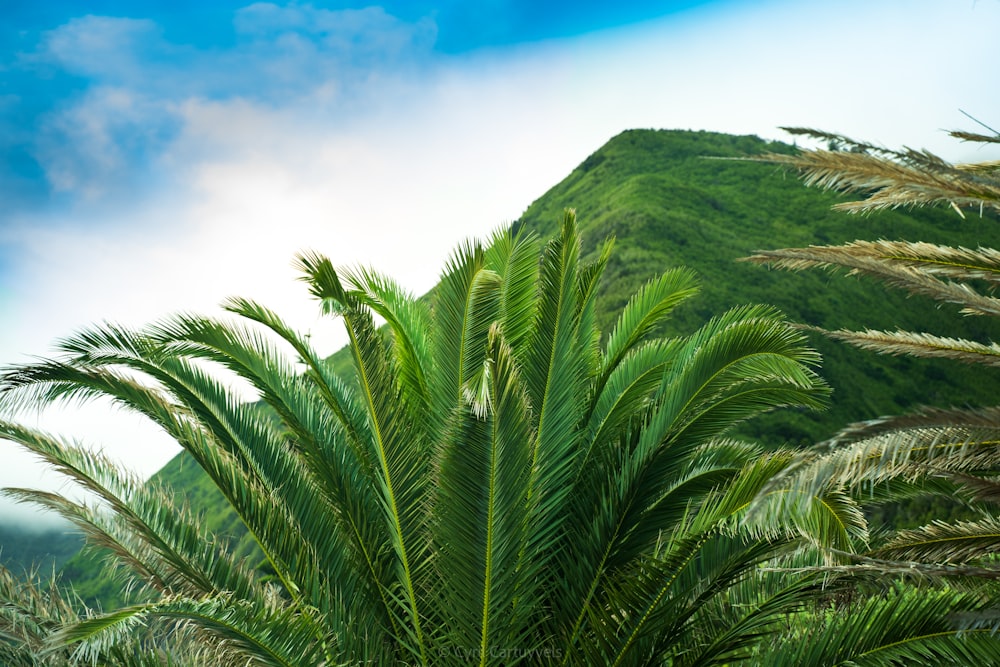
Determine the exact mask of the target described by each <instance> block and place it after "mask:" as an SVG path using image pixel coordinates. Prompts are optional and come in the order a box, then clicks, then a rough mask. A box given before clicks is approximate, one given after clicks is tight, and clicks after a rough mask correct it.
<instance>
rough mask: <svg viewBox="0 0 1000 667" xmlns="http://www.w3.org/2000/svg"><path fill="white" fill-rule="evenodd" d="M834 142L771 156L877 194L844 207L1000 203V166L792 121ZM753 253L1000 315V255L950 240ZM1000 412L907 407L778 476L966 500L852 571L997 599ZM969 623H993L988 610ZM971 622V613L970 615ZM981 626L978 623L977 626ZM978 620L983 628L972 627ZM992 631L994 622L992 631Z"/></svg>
mask: <svg viewBox="0 0 1000 667" xmlns="http://www.w3.org/2000/svg"><path fill="white" fill-rule="evenodd" d="M794 131H795V132H797V133H799V134H806V135H809V136H811V137H814V138H818V139H823V140H827V141H830V142H831V143H832V144H834V145H836V146H838V147H839V148H841V150H832V151H823V150H817V151H807V152H804V153H802V154H801V155H797V156H785V155H772V156H768V158H766V159H769V160H772V161H775V162H779V163H782V164H788V165H791V166H793V167H795V168H798V169H801V170H802V171H803V173H804V174H805V178H806V180H807V182H810V183H813V184H816V185H819V186H823V187H828V188H836V189H841V190H847V191H862V192H864V193H866V195H867V196H866V197H865V198H864V199H862V200H860V201H857V202H849V203H844V204H841V205H839V208H842V209H845V210H848V211H852V212H854V211H860V212H865V211H870V210H879V209H882V208H885V207H896V206H917V205H924V204H928V203H934V202H946V203H948V204H949V205H950V206H951V207H952V208H954V209H955V210H956V211H958V212H959V213H961V212H962V211H961V209H962V208H967V207H970V206H971V207H972V208H973V209H974V210H979V211H982V210H989V209H993V210H1000V163H997V162H985V163H978V164H968V165H951V164H948V163H946V162H945V161H944V160H941V159H940V158H938V157H936V156H934V155H931V154H929V153H926V152H921V151H913V150H904V151H891V150H887V149H883V148H878V147H875V146H873V145H871V144H867V143H860V142H855V141H852V140H850V139H847V138H845V137H841V136H837V135H830V134H827V133H822V132H817V131H813V130H801V129H800V130H794ZM953 135H954V136H956V137H958V138H961V139H966V140H973V141H980V142H986V143H1000V136H984V135H977V134H971V133H967V132H956V133H953ZM749 259H750V260H751V261H754V262H758V263H763V264H767V265H769V266H773V267H776V268H782V269H790V270H801V269H809V268H840V269H847V270H848V272H849V273H850V274H853V275H860V276H866V277H873V278H875V279H877V280H880V281H882V282H884V283H885V284H887V285H889V286H891V287H895V288H901V289H903V290H905V291H906V292H908V293H909V294H911V295H914V296H923V297H930V298H932V299H935V300H937V301H939V302H942V303H946V304H954V305H957V306H958V307H959V308H960V312H961V313H962V314H964V315H968V316H978V317H996V316H997V315H1000V300H998V299H997V298H996V297H994V296H993V295H992V292H993V289H994V288H995V286H996V285H997V283H998V282H1000V252H998V251H997V250H995V249H992V248H984V247H979V248H976V249H970V248H964V247H950V246H943V245H936V244H929V243H919V242H904V241H894V242H889V241H876V242H865V241H856V242H854V243H849V244H846V245H841V246H810V247H808V248H788V249H783V250H771V251H761V252H758V253H757V254H755V255H754V256H753V257H751V258H749ZM825 333H826V334H827V335H828V336H830V337H832V338H834V339H836V340H840V341H844V342H847V343H849V344H851V345H854V346H857V347H859V348H862V349H866V350H873V351H875V352H878V353H881V354H888V355H912V356H920V357H927V358H934V359H948V360H953V361H957V362H962V363H967V364H978V365H981V366H986V367H987V368H985V369H983V371H982V372H983V373H984V374H986V373H990V372H991V367H995V366H997V365H998V359H1000V346H997V345H996V344H995V343H993V342H990V341H988V340H985V341H982V340H980V341H977V340H970V339H967V338H960V337H953V336H947V335H938V334H931V333H926V332H920V331H909V330H900V329H897V330H872V329H866V330H861V331H856V330H848V329H840V330H836V331H826V332H825ZM998 436H1000V407H997V406H986V407H968V406H963V407H952V408H929V407H928V408H923V409H920V410H918V411H916V412H912V413H909V414H904V415H900V416H892V417H883V418H880V419H875V420H869V421H865V422H862V423H857V424H854V425H851V426H849V427H847V428H846V429H844V430H842V431H841V432H840V433H838V434H837V435H836V436H834V437H833V438H832V439H831V440H829V441H828V442H827V443H824V444H823V445H821V446H820V447H819V448H817V449H815V450H813V451H811V452H809V453H808V454H807V455H806V456H805V457H804V459H803V460H802V461H801V462H800V463H799V464H798V465H797V466H795V467H793V468H789V469H788V470H786V471H785V472H784V474H783V475H780V476H778V477H776V479H775V480H774V481H773V482H772V484H773V485H774V488H777V487H782V486H783V487H784V488H787V489H793V490H798V491H799V492H801V493H802V494H803V495H802V496H801V497H808V494H814V493H819V492H825V493H829V492H833V491H835V490H836V491H841V492H844V493H847V494H850V495H851V496H852V497H854V498H856V499H858V500H859V501H861V502H865V503H868V504H878V503H882V502H887V501H894V500H899V499H901V498H907V497H912V496H914V495H918V494H924V495H926V494H938V495H940V496H943V497H947V498H949V499H951V500H957V501H959V502H961V503H963V504H964V505H965V507H966V517H965V520H956V521H945V520H941V519H938V520H935V521H932V522H931V523H928V524H927V525H924V526H921V527H918V528H914V529H909V530H901V531H897V532H894V533H889V534H885V535H882V536H880V538H879V539H878V540H876V541H874V542H873V543H872V545H871V546H870V549H869V550H868V551H867V552H866V553H862V554H859V555H857V556H855V557H853V558H852V559H851V562H852V563H853V565H852V569H853V570H855V571H868V572H896V573H899V572H907V573H910V574H912V573H915V572H919V573H922V574H923V575H927V576H929V577H931V578H932V579H933V578H939V577H942V576H950V577H959V576H960V577H965V578H967V577H974V578H979V579H982V580H985V581H986V582H988V583H987V584H985V589H984V588H982V586H984V585H983V584H980V590H985V593H986V595H987V599H992V600H993V603H994V604H996V603H997V602H998V601H1000V600H998V597H997V596H998V594H1000V591H998V590H997V589H996V588H995V587H994V586H993V585H992V583H990V582H993V581H995V580H997V579H1000V568H997V567H996V556H995V554H996V553H997V552H998V550H1000V538H998V534H1000V532H998V529H1000V517H998V513H997V504H998V502H1000V448H998V443H1000V437H998ZM969 618H978V619H979V622H980V623H982V622H983V620H984V619H991V618H995V614H987V613H980V614H978V615H974V616H972V617H969ZM967 621H968V619H967ZM970 623H971V621H970ZM971 627H975V623H972V625H971ZM991 629H992V628H991Z"/></svg>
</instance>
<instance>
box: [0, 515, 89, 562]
mask: <svg viewBox="0 0 1000 667" xmlns="http://www.w3.org/2000/svg"><path fill="white" fill-rule="evenodd" d="M81 546H83V536H82V535H81V534H80V533H79V532H78V531H76V530H74V529H73V527H72V526H70V525H69V524H66V525H65V526H63V527H51V528H46V529H44V530H38V529H37V528H36V527H34V526H32V527H26V526H22V525H20V524H18V523H11V522H4V521H2V520H0V564H2V565H3V566H4V567H5V568H7V569H8V570H10V571H11V572H13V573H15V574H18V575H20V574H21V573H23V572H28V571H30V570H31V569H32V568H36V569H37V570H38V571H39V573H40V574H41V575H46V574H47V573H51V572H53V571H54V570H58V569H60V568H61V567H62V566H63V564H64V563H65V562H66V561H67V560H69V559H70V558H71V557H73V556H74V555H75V554H76V553H77V552H79V551H80V547H81Z"/></svg>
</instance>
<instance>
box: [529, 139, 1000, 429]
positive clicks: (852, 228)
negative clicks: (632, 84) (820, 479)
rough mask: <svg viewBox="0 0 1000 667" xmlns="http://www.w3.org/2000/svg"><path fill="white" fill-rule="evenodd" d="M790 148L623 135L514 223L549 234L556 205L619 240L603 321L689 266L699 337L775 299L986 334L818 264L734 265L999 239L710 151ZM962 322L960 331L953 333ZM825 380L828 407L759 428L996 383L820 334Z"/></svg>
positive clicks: (815, 316)
mask: <svg viewBox="0 0 1000 667" xmlns="http://www.w3.org/2000/svg"><path fill="white" fill-rule="evenodd" d="M789 150H791V147H789V146H787V145H784V144H777V143H770V144H769V143H765V142H763V141H761V140H759V139H757V138H756V137H735V136H730V135H722V134H716V133H710V132H677V131H671V132H664V131H652V130H632V131H628V132H624V133H622V134H620V135H618V136H617V137H615V138H614V139H612V140H611V141H610V142H608V144H607V145H605V146H604V147H603V148H601V149H600V150H599V151H597V152H596V153H594V154H593V155H592V156H590V157H589V158H588V159H587V160H585V161H584V162H583V164H581V165H580V166H579V167H578V168H577V169H576V170H574V171H573V173H572V174H570V175H569V176H568V177H567V178H566V179H565V180H564V181H563V182H562V183H560V184H559V185H557V186H555V187H554V188H552V189H551V190H550V191H549V192H547V193H546V194H545V195H543V196H542V197H541V198H539V199H538V200H537V201H536V202H535V203H533V204H532V205H531V206H530V207H529V208H528V210H527V211H525V213H524V215H523V216H522V217H521V219H520V220H519V221H518V223H517V224H520V225H524V226H525V227H527V228H530V229H533V230H535V231H537V232H539V233H541V234H542V235H545V236H547V235H550V234H552V233H553V232H554V231H555V229H556V227H555V225H556V221H557V220H558V216H559V213H560V211H561V210H562V209H563V208H564V207H566V206H573V207H575V208H576V210H577V217H578V219H579V220H580V221H581V223H582V225H581V226H582V231H583V233H584V234H585V239H586V240H587V242H588V244H589V248H587V250H588V251H589V252H590V253H593V252H594V248H595V247H596V246H597V244H598V243H599V242H600V241H601V240H602V239H604V238H605V237H607V236H609V235H614V236H616V237H617V239H618V247H617V249H616V252H615V254H614V255H613V256H612V260H611V265H610V266H609V267H608V271H607V272H606V274H605V284H604V285H603V291H602V293H601V298H600V301H599V310H600V312H601V313H602V324H603V325H604V327H605V328H606V327H607V326H608V322H609V321H611V320H612V318H613V316H614V314H615V313H616V312H617V311H618V309H619V308H621V307H622V306H623V305H624V298H625V295H627V294H630V293H631V292H632V291H633V290H634V289H635V287H636V286H637V285H638V284H639V283H640V282H641V281H643V280H646V279H647V278H649V277H650V276H652V275H655V274H657V273H658V272H660V271H662V270H664V269H665V268H667V267H671V266H678V265H682V266H688V267H690V268H692V269H694V270H695V271H696V272H697V273H698V274H699V276H700V278H701V280H702V293H701V294H700V295H699V296H698V297H697V298H696V299H692V300H691V301H690V302H689V304H688V305H687V306H686V307H684V308H682V309H681V310H679V311H678V313H677V314H676V316H675V318H674V324H673V326H675V327H676V329H677V331H678V332H681V331H685V332H690V331H693V330H694V329H695V328H696V327H697V326H698V325H700V324H701V323H703V322H704V321H705V320H706V319H708V318H709V317H711V316H712V315H714V314H717V313H719V312H721V311H723V310H724V309H726V308H728V307H730V306H733V305H737V304H741V303H751V302H759V303H770V304H773V305H775V306H778V307H779V308H780V309H782V310H783V311H784V312H785V314H786V315H787V316H788V317H789V318H790V319H792V320H795V321H799V322H804V323H807V324H812V325H816V326H821V327H825V328H832V329H837V328H841V327H849V328H855V327H857V328H864V327H873V328H896V327H897V326H898V327H902V328H907V329H916V330H924V331H929V332H932V333H938V334H952V335H954V334H956V333H961V335H964V336H968V337H971V338H974V339H978V340H987V339H988V337H989V333H990V332H989V329H988V327H987V323H986V322H984V321H983V320H981V319H976V318H971V317H970V318H964V319H961V318H958V317H956V311H957V309H954V308H949V307H944V306H943V307H941V308H937V307H935V306H934V305H933V304H931V303H929V302H926V301H922V300H919V299H907V298H906V297H905V296H903V295H902V294H901V293H891V292H887V291H886V290H885V289H884V288H883V287H881V286H879V285H876V284H873V283H871V282H866V281H864V280H862V279H855V278H845V277H843V276H840V275H831V274H824V273H822V272H806V273H802V274H794V275H793V274H788V273H786V272H769V271H767V270H766V269H762V268H761V267H758V266H752V265H749V264H743V263H739V262H738V261H737V260H738V259H739V258H740V257H744V256H746V255H748V254H750V253H751V252H752V251H754V250H757V249H763V248H781V247H788V246H804V245H810V244H817V245H826V244H838V243H843V242H847V241H852V240H855V239H877V238H886V239H906V240H911V241H917V240H920V241H928V242H932V243H948V244H951V245H965V246H972V247H976V246H978V245H987V246H1000V229H998V227H997V224H996V223H997V220H996V218H995V217H989V218H982V219H980V218H969V219H964V220H963V219H962V218H961V217H959V216H958V215H956V214H955V213H954V212H953V211H950V210H941V209H936V210H935V209H930V210H929V209H920V210H915V211H887V212H883V213H880V214H878V215H872V216H868V217H860V216H851V215H847V214H845V213H841V212H835V211H831V210H830V206H831V205H832V204H833V203H835V202H836V201H837V200H838V199H837V197H836V196H835V195H832V194H829V193H824V192H820V191H818V190H814V189H809V188H806V187H805V186H803V185H802V184H801V183H800V182H799V181H798V179H797V178H796V177H795V176H794V175H793V174H786V173H784V172H783V171H781V170H780V169H778V168H776V167H774V166H772V165H767V164H760V163H754V162H745V161H733V160H720V159H712V158H713V157H737V156H747V155H754V154H757V153H760V152H763V151H774V152H786V151H789ZM956 322H959V331H956ZM813 343H814V345H815V346H816V347H817V348H818V349H819V350H820V351H821V352H822V353H823V357H824V363H823V371H822V372H823V374H824V376H825V377H826V378H827V380H828V381H829V382H830V384H831V385H832V386H833V388H834V392H835V394H834V397H833V402H832V405H831V407H830V409H829V410H827V411H826V412H824V413H811V414H802V415H792V416H791V417H790V416H789V415H787V414H782V415H776V416H774V417H772V418H770V419H768V420H766V421H765V422H762V423H763V424H765V428H766V432H765V431H764V430H761V429H757V435H761V436H763V437H766V439H768V440H771V441H774V440H790V441H792V442H803V443H804V442H811V441H815V440H817V439H822V438H824V437H826V436H828V435H830V434H831V433H832V432H834V431H835V430H836V429H838V428H840V427H841V426H844V425H846V424H847V423H848V422H851V421H857V420H861V419H869V418H872V417H876V416H879V415H886V414H898V413H900V412H904V411H906V410H907V409H912V408H913V407H914V406H916V405H922V404H930V405H965V404H973V405H983V404H991V403H992V400H993V399H992V398H991V395H992V396H995V392H996V390H997V386H984V385H983V384H982V376H981V374H979V375H978V376H977V375H976V374H975V373H974V372H973V371H971V370H970V369H968V368H965V367H963V366H960V365H958V364H947V363H941V362H939V361H938V362H933V361H926V360H916V359H904V358H892V357H878V356H876V355H873V354H871V353H866V352H862V351H859V350H856V349H853V348H849V347H848V346H846V345H843V344H837V343H833V342H831V341H828V340H826V339H825V338H824V337H822V336H819V335H817V336H815V337H814V338H813Z"/></svg>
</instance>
